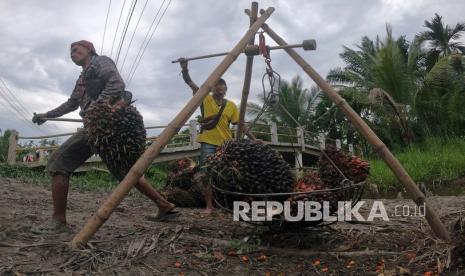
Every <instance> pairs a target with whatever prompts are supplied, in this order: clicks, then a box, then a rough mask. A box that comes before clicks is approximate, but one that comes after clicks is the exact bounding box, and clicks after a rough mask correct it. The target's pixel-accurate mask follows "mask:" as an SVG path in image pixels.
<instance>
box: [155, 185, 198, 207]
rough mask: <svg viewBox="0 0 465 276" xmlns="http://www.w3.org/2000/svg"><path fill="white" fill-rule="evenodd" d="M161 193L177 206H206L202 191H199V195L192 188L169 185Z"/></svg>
mask: <svg viewBox="0 0 465 276" xmlns="http://www.w3.org/2000/svg"><path fill="white" fill-rule="evenodd" d="M193 187H194V186H193ZM161 194H162V195H163V196H164V197H165V198H166V200H168V201H169V202H171V203H173V204H175V205H176V206H177V207H182V208H195V207H203V206H205V201H204V199H203V197H202V196H201V191H199V193H198V195H194V194H193V193H192V191H190V190H184V189H181V188H178V187H174V186H168V187H165V188H164V189H163V190H162V191H161ZM199 195H200V196H199Z"/></svg>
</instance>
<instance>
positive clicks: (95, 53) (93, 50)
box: [71, 40, 97, 55]
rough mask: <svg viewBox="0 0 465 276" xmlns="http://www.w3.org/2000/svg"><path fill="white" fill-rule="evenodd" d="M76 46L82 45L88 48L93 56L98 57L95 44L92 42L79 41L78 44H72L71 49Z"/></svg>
mask: <svg viewBox="0 0 465 276" xmlns="http://www.w3.org/2000/svg"><path fill="white" fill-rule="evenodd" d="M74 45H80V46H82V47H84V48H87V49H88V50H89V51H90V53H91V54H92V55H97V52H96V51H95V48H94V44H92V42H90V41H87V40H79V41H76V42H73V43H71V48H73V46H74Z"/></svg>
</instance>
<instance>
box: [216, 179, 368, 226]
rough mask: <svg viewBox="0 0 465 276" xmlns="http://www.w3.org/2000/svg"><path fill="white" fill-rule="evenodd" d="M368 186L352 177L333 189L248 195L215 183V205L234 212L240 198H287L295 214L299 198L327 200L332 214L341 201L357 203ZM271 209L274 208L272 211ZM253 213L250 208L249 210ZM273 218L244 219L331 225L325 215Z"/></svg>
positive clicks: (262, 223) (272, 223)
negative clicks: (319, 216) (294, 218)
mask: <svg viewBox="0 0 465 276" xmlns="http://www.w3.org/2000/svg"><path fill="white" fill-rule="evenodd" d="M364 187H365V181H363V182H359V183H353V182H351V181H349V180H347V179H346V180H345V181H343V182H342V183H341V185H340V187H337V188H333V189H323V190H315V191H311V192H290V193H267V194H247V193H240V192H234V191H227V190H224V189H221V188H219V187H217V186H215V185H213V184H212V188H213V193H214V198H215V202H216V204H217V205H218V206H219V207H220V208H222V209H224V210H226V211H228V212H233V209H234V202H236V201H241V202H247V203H252V202H253V201H262V202H265V204H266V203H267V202H281V203H284V202H286V201H288V202H289V203H288V204H290V207H291V208H290V213H291V214H293V213H294V214H293V215H295V213H296V211H297V202H298V201H304V202H305V201H314V202H319V203H320V204H323V202H324V201H326V202H328V206H329V214H330V215H332V214H334V213H336V212H337V210H338V202H339V201H344V202H351V205H352V206H354V205H355V204H357V202H358V201H359V200H360V198H361V196H362V193H363V190H364ZM269 211H270V210H267V209H266V208H265V215H264V216H265V217H266V216H267V215H268V214H267V213H266V212H269ZM271 212H272V210H271ZM247 215H248V216H249V217H250V216H251V211H249V212H248V213H247ZM269 217H270V218H271V219H269V220H265V221H251V220H242V221H245V222H248V223H252V224H255V225H259V226H269V227H273V228H289V227H291V228H292V227H296V228H302V227H310V226H323V225H327V224H330V223H328V222H326V221H325V220H324V218H321V219H318V220H313V219H312V220H305V219H302V220H299V221H289V220H286V219H285V216H284V212H281V213H279V214H269Z"/></svg>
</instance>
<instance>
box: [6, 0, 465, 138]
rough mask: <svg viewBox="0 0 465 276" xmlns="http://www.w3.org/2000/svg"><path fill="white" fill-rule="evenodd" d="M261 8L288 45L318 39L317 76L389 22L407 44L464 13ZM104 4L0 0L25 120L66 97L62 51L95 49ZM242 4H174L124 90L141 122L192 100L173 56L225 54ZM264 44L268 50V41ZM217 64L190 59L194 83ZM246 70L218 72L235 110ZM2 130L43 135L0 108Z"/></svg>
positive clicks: (269, 1) (452, 6)
mask: <svg viewBox="0 0 465 276" xmlns="http://www.w3.org/2000/svg"><path fill="white" fill-rule="evenodd" d="M126 2H127V3H126V7H125V10H124V11H123V16H122V19H121V23H120V27H119V33H118V34H117V35H116V43H115V45H114V46H113V47H114V49H113V56H114V54H115V52H116V48H115V47H117V44H118V41H119V38H120V36H121V33H120V32H121V30H122V26H123V24H124V21H125V20H126V14H127V11H128V10H129V3H130V1H126ZM167 2H168V1H166V3H167ZM259 2H260V7H261V8H265V7H268V6H274V7H275V8H276V11H275V12H274V14H273V15H272V16H271V18H270V19H269V25H270V26H271V27H273V28H274V29H275V30H276V31H277V32H278V33H279V34H280V35H281V36H283V37H284V38H285V39H286V40H287V41H288V42H289V43H299V42H301V41H302V40H303V39H309V38H313V39H316V40H317V50H316V51H312V52H303V51H301V50H299V52H300V53H301V54H302V55H303V56H304V57H305V58H306V59H307V60H308V61H309V62H310V63H311V64H312V65H313V66H314V67H315V69H316V70H317V71H318V72H320V74H321V75H322V76H325V75H326V74H327V72H328V71H329V70H330V69H331V68H335V67H337V66H341V65H342V62H341V60H340V58H339V53H340V52H341V50H342V45H346V46H349V47H353V46H354V45H355V44H357V43H359V41H360V38H361V37H362V36H364V35H368V36H370V37H374V36H376V35H377V34H379V35H380V36H381V37H383V36H384V34H385V24H386V23H390V24H391V25H392V26H393V31H394V35H401V34H403V35H406V36H407V39H412V38H413V36H414V34H415V33H417V32H419V31H421V30H422V29H423V27H422V25H423V22H424V20H425V19H430V18H431V17H432V16H433V15H434V13H439V14H441V15H442V16H443V17H444V20H445V22H447V23H448V24H452V25H455V23H456V22H458V21H461V20H462V18H463V16H462V11H463V10H464V7H465V3H464V2H463V1H461V0H451V1H447V2H437V1H432V0H425V1H418V0H414V1H404V0H402V1H400V0H382V1H362V0H354V1H342V0H333V1H324V0H317V1H304V0H299V1H277V0H263V1H259ZM143 3H144V1H139V2H138V6H137V7H136V10H135V12H134V15H133V20H132V22H131V25H130V26H129V29H128V33H127V35H126V42H125V45H124V47H123V51H122V53H121V55H123V54H126V50H127V46H128V43H129V39H130V37H131V35H132V31H133V30H134V27H135V23H136V21H137V18H138V16H139V14H140V11H141V9H142V5H143ZM160 3H161V1H149V2H148V5H147V7H146V10H145V13H144V16H143V17H142V19H141V22H140V25H139V27H138V32H137V34H136V35H135V36H134V41H133V43H132V45H131V49H130V50H129V52H128V57H127V60H126V62H125V66H124V69H123V70H122V75H123V77H124V78H127V76H128V73H129V68H130V67H131V65H132V63H133V62H134V60H135V57H136V54H137V51H138V49H139V47H140V45H141V43H142V40H143V39H144V37H145V33H146V32H147V29H148V28H149V26H150V24H151V22H152V20H153V17H154V15H155V12H156V10H157V9H158V7H159V5H160ZM122 5H123V0H113V1H112V6H111V10H110V17H109V20H108V28H107V29H106V36H105V44H104V45H103V46H104V47H103V53H104V54H105V55H109V54H110V51H111V47H112V42H113V38H114V37H115V30H116V23H117V21H118V17H119V13H120V11H121V7H122ZM107 7H108V1H91V0H81V1H60V0H50V1H33V0H24V1H14V0H3V1H1V2H0V36H1V37H2V43H1V44H0V77H1V78H2V79H4V80H5V81H6V83H7V85H8V86H9V87H10V89H12V90H13V91H14V92H15V94H16V95H17V96H18V99H19V100H20V101H21V102H22V104H23V105H24V106H25V107H26V109H27V110H28V111H30V113H31V114H32V112H43V111H46V110H49V109H51V108H53V107H56V106H57V105H59V104H60V103H61V102H63V101H65V100H66V99H67V98H68V96H69V94H70V93H71V91H72V88H73V86H74V82H75V80H76V78H77V77H78V75H79V72H80V68H79V67H76V66H75V65H74V64H73V63H72V62H71V61H70V60H69V53H68V51H69V45H70V43H71V42H72V41H75V40H79V39H87V40H91V41H93V42H94V45H95V47H96V49H97V51H100V48H101V46H102V37H103V29H104V28H103V27H104V24H105V17H106V12H107ZM249 7H250V1H249V0H247V1H246V0H240V1H227V0H202V1H197V0H183V1H181V0H173V1H172V4H171V6H170V8H169V9H168V11H167V13H166V15H165V17H164V19H163V21H162V22H161V23H160V25H159V28H158V30H157V31H156V33H155V34H154V36H153V40H152V41H151V43H150V44H149V46H148V47H147V50H146V52H145V55H144V58H143V59H142V60H141V63H140V65H139V67H138V69H137V71H136V74H135V77H134V79H133V80H132V82H131V83H130V86H129V87H128V88H129V89H130V90H131V91H133V92H134V95H135V98H136V99H138V102H137V104H136V105H137V107H138V108H139V109H140V111H141V113H142V115H143V116H144V119H145V122H146V124H147V125H153V124H157V125H158V124H167V123H168V122H169V121H170V120H171V119H172V118H173V117H174V116H175V115H176V114H177V112H178V111H179V110H180V109H181V108H182V107H183V106H184V105H185V103H186V102H187V101H188V100H189V98H190V97H191V95H192V94H191V91H190V89H189V88H188V87H187V86H186V85H185V84H184V83H183V81H182V78H181V76H180V74H179V71H180V69H179V66H178V65H177V64H171V60H174V59H177V58H178V57H180V56H196V55H203V54H209V53H216V52H224V51H228V50H230V49H231V48H232V47H233V46H234V44H235V43H237V41H238V40H239V39H240V37H241V36H242V35H243V34H244V33H245V31H246V29H247V27H248V24H249V21H248V19H247V17H246V16H245V14H244V12H243V10H244V8H249ZM267 42H268V43H269V44H271V45H274V43H273V42H272V41H271V40H270V39H267ZM122 58H123V57H122V56H120V59H122ZM272 59H273V61H272V64H273V67H274V68H275V69H276V70H277V71H278V72H279V73H280V74H281V76H282V77H283V79H286V80H290V79H291V78H292V77H294V76H296V75H303V73H302V71H301V69H300V68H299V67H298V66H297V65H295V64H294V63H293V62H292V60H290V59H289V57H288V56H287V55H286V54H285V53H284V52H273V53H272ZM220 61H221V58H212V59H209V60H201V61H195V62H192V63H191V64H190V69H191V75H192V78H193V79H194V80H195V81H196V82H197V83H198V84H201V82H202V81H204V80H205V79H206V78H207V76H208V75H209V73H210V72H211V71H212V70H213V69H214V67H215V66H216V65H217V64H218V63H219V62H220ZM121 62H122V61H120V63H119V66H121ZM244 67H245V58H244V57H240V58H239V59H238V60H237V61H236V63H235V64H233V65H232V66H231V68H230V69H229V70H228V71H227V72H226V74H225V76H224V78H225V79H226V80H227V82H228V87H229V90H228V94H227V96H228V98H230V99H232V100H234V101H236V103H237V104H239V99H240V97H241V91H242V81H243V76H244V71H243V70H244ZM263 72H264V62H263V59H262V58H260V57H256V59H255V62H254V71H253V83H252V89H251V96H250V100H252V101H254V100H255V99H256V95H258V94H260V93H262V90H261V89H262V88H261V77H262V74H263ZM303 79H304V81H305V85H306V86H310V85H311V84H312V82H311V81H310V80H309V79H308V78H305V77H304V78H303ZM0 106H2V105H0ZM66 117H70V118H71V117H73V118H77V117H78V115H77V112H74V113H72V114H69V115H66ZM78 125H79V124H73V123H51V122H47V124H45V125H44V126H41V128H43V129H44V130H46V131H48V132H67V131H71V130H74V129H75V128H76V127H77V126H78ZM0 127H1V128H17V129H19V130H20V132H22V133H28V135H32V134H40V133H38V132H37V128H32V129H31V128H30V127H28V126H27V125H26V123H24V122H23V121H21V120H18V119H17V118H15V117H14V116H12V113H11V112H6V110H5V109H4V107H2V110H0Z"/></svg>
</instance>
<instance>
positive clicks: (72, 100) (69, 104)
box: [45, 92, 79, 118]
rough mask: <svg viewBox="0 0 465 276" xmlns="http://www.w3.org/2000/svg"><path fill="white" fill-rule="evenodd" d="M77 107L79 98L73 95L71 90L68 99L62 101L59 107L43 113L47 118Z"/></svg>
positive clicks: (60, 114)
mask: <svg viewBox="0 0 465 276" xmlns="http://www.w3.org/2000/svg"><path fill="white" fill-rule="evenodd" d="M78 107H79V99H78V98H76V97H75V95H74V92H73V94H72V95H71V97H69V99H68V100H67V101H66V102H64V103H62V104H61V105H60V106H59V107H57V108H55V109H52V110H50V111H49V112H46V113H45V114H46V116H47V117H48V118H57V117H61V116H63V115H65V114H68V113H70V112H73V111H74V110H76V109H78Z"/></svg>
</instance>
